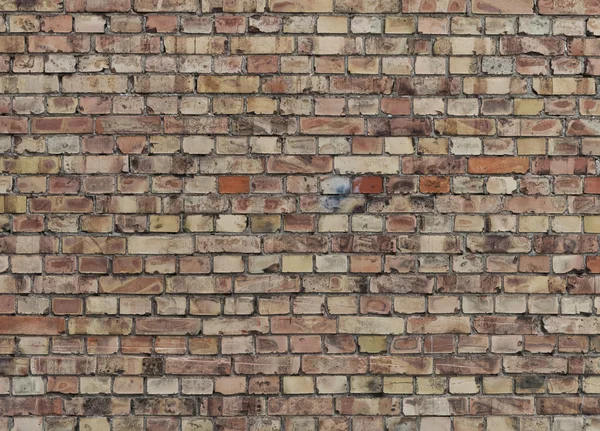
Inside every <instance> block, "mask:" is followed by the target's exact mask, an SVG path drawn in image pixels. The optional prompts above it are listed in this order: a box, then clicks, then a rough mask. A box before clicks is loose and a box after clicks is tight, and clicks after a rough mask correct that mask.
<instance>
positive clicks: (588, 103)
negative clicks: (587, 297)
mask: <svg viewBox="0 0 600 431" xmlns="http://www.w3.org/2000/svg"><path fill="white" fill-rule="evenodd" d="M578 104H579V110H578V108H577V106H578ZM209 111H211V109H210V99H209V98H207V97H202V96H181V97H178V96H162V95H160V96H148V97H144V96H135V95H131V96H114V97H113V96H106V95H103V96H82V97H79V98H77V97H68V96H64V97H46V98H44V97H41V96H31V97H27V96H23V97H21V96H17V97H13V98H12V101H11V98H10V97H2V98H0V113H2V114H13V115H15V116H19V115H38V114H44V113H46V112H47V113H49V114H77V113H79V114H81V113H84V114H88V115H107V114H111V113H112V114H126V115H140V114H144V113H149V114H165V115H176V114H178V113H179V114H183V115H202V114H208V113H209ZM411 112H412V114H413V115H415V116H423V115H435V116H438V115H442V114H445V115H447V116H450V117H456V116H476V115H484V116H488V115H494V116H506V115H515V116H539V115H547V116H556V115H560V116H563V117H565V116H577V115H578V114H579V115H581V116H596V115H598V114H599V113H600V102H598V101H597V100H595V99H590V98H580V99H575V98H561V99H553V98H548V99H537V98H526V99H524V98H516V99H514V100H511V99H506V98H495V97H490V98H482V99H479V98H446V99H444V98H438V97H423V98H421V97H414V98H408V97H389V98H388V97H384V98H381V99H380V98H378V97H361V98H348V99H346V98H344V97H327V98H325V97H313V96H303V97H299V98H287V97H274V98H273V97H258V96H250V97H247V98H243V97H216V98H213V100H212V113H214V114H231V115H237V114H244V113H247V114H260V115H272V114H276V113H281V114H282V115H311V114H315V115H329V116H345V115H346V114H349V115H350V116H352V115H359V114H362V115H365V116H368V115H378V114H380V113H382V114H389V115H394V116H406V115H411ZM62 138H63V139H65V138H64V137H62ZM417 138H418V137H417ZM7 139H8V137H5V138H4V139H3V141H7ZM20 139H22V140H23V141H25V142H30V144H29V145H32V146H33V148H34V149H35V148H36V146H43V145H44V144H43V139H44V137H43V136H31V137H27V138H24V137H20ZM54 139H57V138H54ZM71 139H74V140H75V139H78V138H77V137H72V138H71ZM83 139H84V140H86V141H90V140H96V141H98V143H99V144H100V143H104V142H109V141H110V140H111V138H106V137H101V136H98V137H94V138H91V137H87V136H85V137H83ZM121 139H123V138H121ZM138 139H141V138H138ZM161 139H164V140H165V141H167V142H168V141H172V140H175V139H177V138H175V137H162V138H161V137H158V136H152V137H150V140H151V141H155V142H157V143H158V142H160V140H161ZM203 139H205V140H206V144H207V146H208V144H210V142H211V141H213V142H214V141H215V139H216V140H217V141H221V142H223V141H225V140H227V139H231V140H232V141H233V142H242V141H243V140H244V139H246V140H248V138H245V137H235V138H234V137H224V136H217V137H211V136H206V137H203ZM263 139H265V138H259V137H252V138H250V140H252V141H258V142H260V141H261V140H263ZM348 139H352V140H353V141H355V140H363V139H364V140H372V141H377V140H383V138H362V137H359V136H354V137H349V138H348ZM388 139H390V138H388ZM396 139H398V138H396ZM421 139H426V138H421ZM440 139H445V140H448V139H447V138H440ZM472 139H474V140H475V139H481V138H472ZM485 139H486V141H493V139H492V138H485ZM540 139H541V140H544V139H543V138H540ZM575 139H576V138H562V139H561V138H551V139H550V141H551V142H562V141H565V142H567V143H571V145H575V143H576V142H577V141H575ZM15 140H16V141H17V139H15ZM40 140H42V141H40ZM267 140H268V138H267ZM282 140H285V141H286V142H287V141H290V142H295V143H296V144H297V145H299V148H297V149H296V148H295V147H292V148H291V149H290V150H291V153H293V152H303V153H309V154H310V152H311V149H310V148H311V147H315V144H314V143H312V144H310V142H311V140H312V141H315V140H316V138H312V137H304V138H303V139H302V141H301V142H298V141H300V138H298V137H294V136H285V137H282ZM454 140H459V138H453V141H454ZM520 140H521V139H519V141H520ZM523 140H525V139H523ZM157 143H154V142H153V147H155V146H158V147H159V145H157ZM3 144H4V145H6V144H5V143H4V142H3ZM24 145H25V143H21V144H20V146H24ZM106 145H108V144H106ZM222 145H223V144H222ZM238 145H241V144H238ZM112 146H113V147H114V144H113V145H112ZM166 146H167V145H166V144H165V147H166ZM213 146H214V143H213ZM231 146H233V144H231ZM304 147H307V148H304ZM102 151H103V149H102V146H99V148H98V149H96V150H93V149H92V150H90V151H89V152H94V153H96V152H102ZM104 151H106V150H104ZM228 151H232V150H227V149H225V150H224V152H225V153H227V152H228ZM237 151H241V150H240V149H239V148H238V149H237ZM312 151H313V152H314V149H313V150H312ZM570 151H571V152H573V151H575V152H577V151H579V149H575V148H572V149H571V150H570ZM33 152H40V151H39V149H38V150H37V151H33ZM42 152H43V151H42ZM110 152H112V151H110ZM156 152H163V151H160V147H159V148H157V149H156ZM251 152H254V151H251ZM558 154H560V152H559V153H558Z"/></svg>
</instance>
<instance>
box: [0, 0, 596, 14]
mask: <svg viewBox="0 0 600 431" xmlns="http://www.w3.org/2000/svg"><path fill="white" fill-rule="evenodd" d="M468 4H469V5H470V6H471V7H472V12H473V13H475V14H486V15H533V14H534V0H514V1H512V2H511V3H510V4H507V5H498V4H496V3H494V2H493V1H491V0H474V1H473V2H472V3H471V2H468V1H467V0H456V1H452V2H448V1H445V2H431V1H429V0H405V1H404V2H402V7H401V5H400V3H399V2H397V1H394V0H369V1H365V2H357V1H355V0H337V1H336V2H334V1H333V0H202V1H201V0H171V1H169V2H165V3H163V2H158V1H156V0H133V2H132V0H110V1H102V0H85V1H81V0H67V1H65V2H63V1H60V0H34V1H32V2H29V3H22V2H20V1H19V0H6V1H5V2H4V4H3V5H2V9H1V10H3V11H8V12H13V11H29V10H35V11H40V12H61V11H66V12H98V13H99V12H130V11H131V9H132V8H133V11H134V12H204V13H206V12H211V11H214V10H219V11H221V10H222V11H223V12H227V13H254V12H268V11H271V12H278V13H329V12H339V13H345V14H354V13H377V14H382V13H386V14H395V13H400V12H402V13H427V14H431V13H444V14H446V13H455V14H459V13H466V12H467V5H468ZM536 11H538V12H539V13H540V14H542V15H588V14H589V15H594V14H598V13H600V7H599V6H598V5H597V4H596V3H595V2H594V1H593V0H584V1H582V2H581V4H579V5H577V6H576V7H575V6H573V5H571V4H569V3H564V2H560V3H556V2H553V1H548V0H544V1H542V2H540V4H539V5H538V10H536Z"/></svg>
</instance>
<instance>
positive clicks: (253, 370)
mask: <svg viewBox="0 0 600 431" xmlns="http://www.w3.org/2000/svg"><path fill="white" fill-rule="evenodd" d="M194 339H195V338H194ZM78 341H80V340H77V339H75V340H74V342H73V344H75V345H77V344H79V343H78ZM580 356H581V355H579V357H578V355H572V356H564V355H562V356H560V357H558V356H556V357H555V356H546V357H537V358H535V359H531V357H523V356H520V355H504V356H500V355H470V356H457V355H455V354H452V355H446V356H444V355H437V356H429V355H421V356H402V355H391V356H390V355H388V356H386V355H371V356H367V355H344V354H339V355H333V356H332V355H320V354H317V355H315V354H304V355H286V356H273V355H243V354H242V355H240V354H236V355H235V356H233V357H230V356H218V357H215V356H207V355H206V354H201V355H200V356H185V357H184V356H167V357H166V358H162V357H138V356H97V357H96V356H76V357H65V356H33V357H30V358H12V359H7V360H5V364H4V365H5V366H4V368H5V369H6V370H7V373H6V375H8V376H12V375H14V376H27V375H28V374H29V371H31V374H33V375H149V376H162V375H165V374H169V375H186V376H187V375H193V376H222V375H229V374H231V372H232V371H235V373H236V374H241V375H245V374H248V375H255V374H257V375H296V374H298V373H299V372H300V370H302V372H303V374H304V375H317V374H325V375H330V374H333V375H342V376H348V375H360V374H367V372H369V373H372V374H376V375H385V376H390V375H393V376H396V377H398V376H407V375H408V376H427V375H431V374H433V373H434V371H435V374H438V375H446V376H456V375H458V376H463V375H464V376H472V375H479V376H481V375H485V376H495V375H497V374H499V373H500V372H501V371H502V370H503V372H504V373H506V374H517V375H519V374H525V375H529V374H532V373H533V372H534V371H535V373H536V374H542V375H544V374H561V375H565V374H575V375H580V374H587V375H589V374H591V375H596V374H598V360H597V358H589V359H583V358H581V357H580ZM232 364H233V365H232ZM500 377H503V376H500ZM527 377H529V378H532V377H531V376H527ZM344 380H345V377H344ZM403 380H404V381H406V380H407V379H405V378H404V379H403ZM277 381H278V380H277ZM443 381H445V379H444V380H443ZM511 382H512V380H508V381H506V380H504V382H503V385H502V390H504V392H503V391H502V390H498V392H499V393H506V392H508V391H506V389H508V388H507V386H508V385H507V383H511ZM277 389H278V388H277ZM332 392H333V393H334V392H335V391H331V392H330V393H332ZM342 392H345V390H344V391H342ZM442 393H443V391H442ZM1 400H2V398H0V401H1Z"/></svg>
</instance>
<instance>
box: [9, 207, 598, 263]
mask: <svg viewBox="0 0 600 431" xmlns="http://www.w3.org/2000/svg"><path fill="white" fill-rule="evenodd" d="M349 217H351V220H350V222H349ZM593 217H597V216H585V217H583V218H582V217H579V216H553V217H549V216H546V215H522V216H519V217H517V216H514V215H507V214H501V215H489V216H483V215H456V216H452V215H443V214H439V215H416V216H415V215H391V216H386V217H383V216H378V215H374V214H355V215H352V216H348V215H342V214H337V215H320V216H315V215H285V216H283V220H282V219H281V216H279V215H254V216H250V218H248V216H245V215H236V214H222V215H219V216H215V217H214V218H213V216H211V215H200V216H186V217H185V218H184V221H183V224H182V226H183V230H184V231H185V232H223V233H257V234H260V233H279V232H281V231H285V232H333V233H336V232H348V231H350V230H351V231H352V232H354V233H361V232H369V233H371V232H372V233H378V232H382V231H384V230H385V232H387V233H394V232H404V233H415V232H419V233H422V234H425V233H433V234H443V233H450V232H452V231H454V232H455V233H460V232H463V233H466V232H484V231H485V232H490V233H492V232H520V233H581V232H582V231H584V230H585V231H587V232H586V233H597V232H596V231H595V230H594V223H595V219H594V218H593ZM582 219H583V220H582ZM582 221H583V222H584V224H583V228H582ZM282 222H283V223H282ZM180 226H181V220H180V216H175V215H151V216H115V219H114V220H113V216H110V215H83V216H77V215H75V216H70V215H65V216H62V215H56V216H44V215H36V214H25V215H14V216H12V218H11V217H10V216H8V215H3V216H0V229H2V231H4V232H13V233H17V232H19V233H20V232H46V231H48V232H57V233H59V232H64V233H72V232H76V231H77V230H78V229H79V228H81V231H82V232H84V233H85V232H89V233H111V232H122V233H133V232H136V233H142V232H155V233H156V232H163V233H178V232H180V230H181V228H180ZM384 226H385V227H384ZM583 238H585V237H583ZM368 239H369V238H366V240H368ZM373 239H374V240H376V239H377V238H373ZM4 241H7V242H4ZM11 241H14V242H11ZM71 241H72V240H71ZM81 241H86V240H84V239H82V240H81ZM87 241H91V240H87ZM32 244H33V243H32ZM29 247H35V246H33V245H27V243H26V242H25V241H24V240H21V239H18V238H17V239H13V240H3V241H2V249H3V251H5V252H7V250H12V252H13V253H19V254H20V253H35V252H36V251H35V249H30V248H29ZM540 249H542V247H540ZM348 250H350V251H351V250H352V249H351V248H350V249H348ZM348 250H344V251H348ZM232 252H235V251H232ZM357 252H358V250H357ZM365 252H368V250H365ZM542 252H552V250H550V249H545V250H543V251H542ZM91 254H96V252H93V253H91ZM403 258H408V257H403ZM472 258H473V259H475V257H472ZM494 258H495V257H494ZM509 258H513V256H510V257H509ZM352 259H357V260H358V259H359V257H352ZM507 262H508V261H507ZM526 272H528V271H526Z"/></svg>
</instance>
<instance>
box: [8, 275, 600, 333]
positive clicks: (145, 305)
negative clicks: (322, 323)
mask: <svg viewBox="0 0 600 431" xmlns="http://www.w3.org/2000/svg"><path fill="white" fill-rule="evenodd" d="M103 281H104V282H106V280H103ZM100 293H111V292H105V291H101V292H100ZM125 293H131V292H125ZM142 293H143V294H147V295H159V294H160V292H142ZM506 293H507V295H503V294H496V295H494V296H492V295H489V294H488V295H485V294H481V295H472V294H471V295H465V296H454V295H448V294H446V295H444V294H440V295H433V296H425V295H421V296H416V295H404V296H399V295H397V296H386V295H370V296H369V295H363V296H361V297H360V298H357V297H356V296H350V295H344V296H336V295H331V296H317V295H306V294H304V295H297V296H294V297H290V296H288V295H278V296H272V297H268V298H264V297H258V298H257V299H255V298H254V297H252V296H237V297H235V298H229V297H227V298H225V300H224V301H223V300H222V299H220V298H218V297H204V298H189V299H188V298H186V297H182V296H174V297H173V296H172V297H167V298H164V297H160V296H156V297H154V299H150V298H147V297H141V298H132V297H120V298H118V297H116V296H107V295H103V296H100V297H98V296H88V297H85V299H84V298H69V297H60V296H57V297H53V298H51V299H50V298H45V297H39V296H16V297H15V296H11V295H3V296H1V297H0V314H13V313H16V312H18V313H19V314H22V315H45V314H49V313H50V304H51V303H52V314H54V315H82V314H84V313H85V314H88V315H90V314H100V315H116V314H120V315H129V314H133V315H148V314H152V310H155V313H156V314H157V315H159V316H161V315H163V316H169V315H174V316H177V315H179V316H183V315H186V314H191V315H200V316H219V315H221V314H223V315H226V316H227V315H240V316H250V315H254V314H255V313H259V314H260V315H266V316H269V315H282V314H288V313H290V310H292V311H293V313H294V314H297V315H318V314H321V313H322V312H323V311H324V310H326V311H327V313H328V314H330V315H332V316H335V315H354V314H358V313H359V312H360V313H362V314H371V315H391V314H396V313H398V314H420V313H429V314H433V315H435V314H456V313H461V312H462V313H464V314H482V313H484V314H485V313H487V314H491V313H494V312H496V313H498V314H524V313H528V314H559V312H560V313H561V314H563V315H575V314H580V315H588V314H589V315H591V314H593V313H594V312H595V310H597V309H599V308H600V307H599V306H600V301H599V300H597V299H594V298H591V297H589V296H579V295H578V296H564V297H562V298H560V299H559V298H557V297H556V296H552V295H550V294H552V293H554V292H548V294H546V295H544V294H543V293H536V292H531V293H533V296H529V297H528V296H526V295H525V294H514V293H516V292H511V291H510V289H507V291H506ZM84 301H85V302H84ZM84 303H85V311H84ZM305 320H307V321H308V322H311V321H312V320H316V321H319V319H318V318H317V319H311V318H307V319H305ZM367 320H368V321H369V319H367ZM371 320H372V321H373V322H375V323H377V320H376V319H374V320H373V319H371ZM302 321H303V320H302V319H299V320H298V322H300V323H301V322H302ZM332 322H334V321H332ZM383 322H386V320H385V319H384V320H383Z"/></svg>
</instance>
